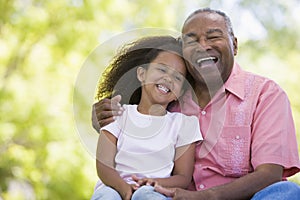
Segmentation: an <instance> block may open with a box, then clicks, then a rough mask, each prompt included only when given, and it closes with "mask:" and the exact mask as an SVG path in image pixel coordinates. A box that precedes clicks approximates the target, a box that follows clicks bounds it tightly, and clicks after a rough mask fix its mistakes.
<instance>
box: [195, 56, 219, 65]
mask: <svg viewBox="0 0 300 200" xmlns="http://www.w3.org/2000/svg"><path fill="white" fill-rule="evenodd" d="M215 60H217V58H216V57H206V58H200V59H198V60H197V61H196V62H197V64H200V63H202V62H205V61H214V62H215Z"/></svg>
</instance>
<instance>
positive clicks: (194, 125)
mask: <svg viewBox="0 0 300 200" xmlns="http://www.w3.org/2000/svg"><path fill="white" fill-rule="evenodd" d="M182 115H183V114H182ZM200 140H203V138H202V134H201V132H200V125H199V120H198V118H197V117H195V116H186V115H183V118H182V120H181V123H180V127H179V135H178V138H177V143H176V147H180V146H184V145H187V144H191V143H193V142H196V141H200Z"/></svg>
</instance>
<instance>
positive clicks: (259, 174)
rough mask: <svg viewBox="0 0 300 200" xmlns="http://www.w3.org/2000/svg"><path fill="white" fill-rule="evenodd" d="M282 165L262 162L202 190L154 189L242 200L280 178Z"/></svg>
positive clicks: (195, 196) (175, 195)
mask: <svg viewBox="0 0 300 200" xmlns="http://www.w3.org/2000/svg"><path fill="white" fill-rule="evenodd" d="M282 173H283V167H282V166H280V165H276V164H262V165H260V166H258V167H257V168H256V169H255V171H254V172H252V173H250V174H248V175H245V176H243V177H241V178H238V179H236V180H235V181H233V182H231V183H228V184H224V185H221V186H217V187H214V188H210V189H207V190H203V191H196V192H195V191H187V190H182V189H178V188H171V189H167V188H162V187H156V190H157V191H158V192H160V193H163V194H165V195H167V196H170V197H173V200H176V199H177V200H178V199H190V200H193V199H195V200H196V199H205V200H219V199H220V200H227V199H228V200H235V199H236V200H242V199H250V198H251V197H252V196H253V195H254V194H255V193H256V192H258V191H260V190H261V189H263V188H265V187H267V186H269V185H271V184H273V183H275V182H278V181H281V180H282Z"/></svg>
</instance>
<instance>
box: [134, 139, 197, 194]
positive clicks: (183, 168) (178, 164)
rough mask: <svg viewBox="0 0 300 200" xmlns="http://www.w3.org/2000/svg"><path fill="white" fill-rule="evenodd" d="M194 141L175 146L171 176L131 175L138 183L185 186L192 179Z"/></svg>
mask: <svg viewBox="0 0 300 200" xmlns="http://www.w3.org/2000/svg"><path fill="white" fill-rule="evenodd" d="M195 145H196V144H195V143H192V144H188V145H184V146H181V147H178V148H176V152H175V161H174V168H173V173H172V176H170V177H168V178H154V179H148V178H142V179H137V178H136V177H133V179H134V180H135V181H137V183H138V184H139V185H160V186H164V187H180V188H187V187H188V186H189V184H190V183H191V180H192V175H193V170H194V162H195V160H194V159H195Z"/></svg>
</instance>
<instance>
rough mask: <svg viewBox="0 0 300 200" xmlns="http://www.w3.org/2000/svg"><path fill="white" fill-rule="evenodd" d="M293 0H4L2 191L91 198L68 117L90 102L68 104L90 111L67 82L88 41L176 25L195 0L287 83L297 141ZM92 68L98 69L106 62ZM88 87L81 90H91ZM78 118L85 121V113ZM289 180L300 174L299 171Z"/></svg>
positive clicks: (299, 31)
mask: <svg viewBox="0 0 300 200" xmlns="http://www.w3.org/2000/svg"><path fill="white" fill-rule="evenodd" d="M299 4H300V3H299V1H297V0H286V1H284V2H282V3H279V1H275V0H274V1H264V0H235V1H230V3H229V1H225V0H224V1H221V0H219V1H218V0H214V1H205V0H185V1H180V0H151V1H142V0H127V1H126V0H110V1H107V0H98V1H97V0H89V1H88V0H61V1H51V0H2V1H1V2H0V200H19V199H20V200H21V199H28V200H31V199H39V200H40V199H41V200H42V199H89V198H90V197H91V195H92V192H93V187H94V185H95V182H96V180H97V174H96V169H95V161H94V156H93V154H92V153H91V152H90V151H91V150H88V149H87V148H86V146H85V145H84V144H83V143H84V142H82V141H83V140H82V138H81V137H80V136H79V134H78V119H76V116H75V117H74V108H75V110H76V108H78V107H82V108H85V107H86V106H88V109H85V110H86V111H85V112H76V111H75V113H76V114H80V115H81V116H82V117H83V118H84V119H90V110H89V109H90V107H89V106H91V105H89V104H88V105H86V102H84V101H83V102H82V103H80V102H81V101H80V100H78V99H80V98H78V99H77V98H76V97H77V96H76V94H77V93H76V89H75V90H74V88H75V85H76V81H77V78H78V74H80V72H81V71H80V70H81V69H82V67H83V66H84V64H85V63H86V60H87V58H89V55H90V54H91V53H92V52H93V50H94V49H96V48H97V47H98V46H99V45H100V46H101V44H103V43H105V42H106V41H108V40H110V38H112V37H113V36H115V35H118V34H121V33H123V32H126V31H130V30H133V29H137V28H146V27H151V28H162V29H168V30H173V31H175V32H180V28H181V26H182V23H183V22H184V19H185V18H186V17H187V15H188V14H190V13H191V12H192V11H193V10H195V9H197V8H199V7H207V6H211V7H212V8H217V9H221V10H223V11H225V12H226V13H227V14H228V15H229V16H230V18H231V19H232V22H233V28H234V30H235V34H236V36H237V37H238V40H239V51H238V55H237V57H236V59H237V61H238V62H239V63H240V64H241V66H242V67H243V68H244V69H247V70H250V71H253V72H255V73H259V74H261V75H263V76H267V77H269V78H271V79H273V80H275V81H276V82H277V83H279V85H280V86H281V87H282V88H283V89H284V90H285V91H286V93H287V94H288V96H289V98H290V101H291V106H292V110H293V115H294V121H295V125H296V130H297V138H298V140H300V135H299V134H300V133H299V129H300V120H299V119H300V92H299V91H300V84H299V80H300V68H299V64H300V60H299V58H300V53H299V52H300V20H299V19H300V18H299V14H298V10H299V9H300V5H299ZM111 53H112V52H108V55H109V56H111ZM98 67H99V72H98V71H97V73H96V75H97V76H98V75H100V73H101V70H103V68H104V67H105V66H101V65H99V66H98ZM94 87H95V85H94V86H93V85H92V86H91V87H90V88H86V89H87V90H89V91H91V92H92V93H93V91H94V90H95V88H94ZM73 96H74V98H75V99H77V100H75V102H76V105H75V106H74V103H73ZM90 101H91V102H93V99H90ZM85 123H87V125H85V126H89V128H90V129H91V124H90V122H85ZM85 126H84V127H85ZM91 130H92V129H91ZM93 134H94V135H96V133H95V132H93ZM287 145H288V144H287ZM290 180H291V181H293V182H297V183H300V176H299V175H295V176H293V177H291V178H290Z"/></svg>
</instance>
